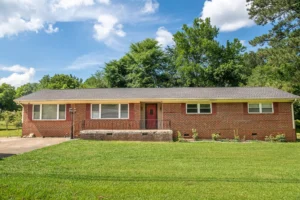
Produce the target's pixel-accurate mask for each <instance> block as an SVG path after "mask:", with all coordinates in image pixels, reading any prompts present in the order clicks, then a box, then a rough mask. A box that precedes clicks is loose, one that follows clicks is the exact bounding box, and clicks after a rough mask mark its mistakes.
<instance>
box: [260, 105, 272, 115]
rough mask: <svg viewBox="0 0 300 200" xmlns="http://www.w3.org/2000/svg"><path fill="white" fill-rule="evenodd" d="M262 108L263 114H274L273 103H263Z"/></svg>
mask: <svg viewBox="0 0 300 200" xmlns="http://www.w3.org/2000/svg"><path fill="white" fill-rule="evenodd" d="M261 106H262V112H263V113H272V112H273V104H272V103H263V104H261Z"/></svg>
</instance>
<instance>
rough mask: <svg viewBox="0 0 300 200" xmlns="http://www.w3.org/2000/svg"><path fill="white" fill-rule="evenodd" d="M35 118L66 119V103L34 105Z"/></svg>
mask: <svg viewBox="0 0 300 200" xmlns="http://www.w3.org/2000/svg"><path fill="white" fill-rule="evenodd" d="M33 119H35V120H65V119H66V105H64V104H42V105H33Z"/></svg>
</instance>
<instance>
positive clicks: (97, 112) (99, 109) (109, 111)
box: [91, 104, 129, 119]
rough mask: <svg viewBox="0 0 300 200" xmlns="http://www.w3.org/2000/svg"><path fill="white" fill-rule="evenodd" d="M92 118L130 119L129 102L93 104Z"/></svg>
mask: <svg viewBox="0 0 300 200" xmlns="http://www.w3.org/2000/svg"><path fill="white" fill-rule="evenodd" d="M91 117H92V119H128V118H129V116H128V104H92V113H91Z"/></svg>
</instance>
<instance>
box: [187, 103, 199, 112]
mask: <svg viewBox="0 0 300 200" xmlns="http://www.w3.org/2000/svg"><path fill="white" fill-rule="evenodd" d="M186 112H187V113H198V108H197V104H187V110H186Z"/></svg>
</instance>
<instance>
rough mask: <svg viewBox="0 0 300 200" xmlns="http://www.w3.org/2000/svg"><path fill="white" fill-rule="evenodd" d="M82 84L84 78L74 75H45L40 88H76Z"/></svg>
mask: <svg viewBox="0 0 300 200" xmlns="http://www.w3.org/2000/svg"><path fill="white" fill-rule="evenodd" d="M81 84H82V79H80V78H77V77H76V76H73V75H65V74H55V75H54V76H52V77H50V76H49V75H45V76H44V77H43V78H42V79H41V80H40V82H39V89H75V88H79V87H80V86H81Z"/></svg>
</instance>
